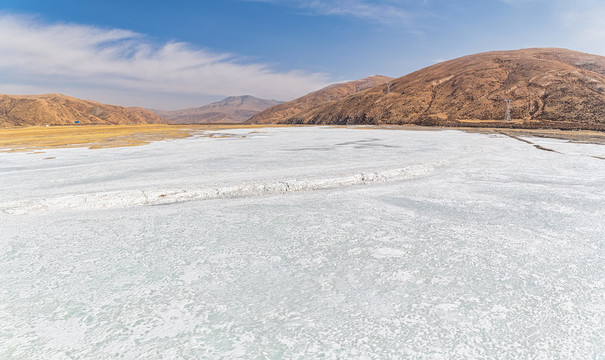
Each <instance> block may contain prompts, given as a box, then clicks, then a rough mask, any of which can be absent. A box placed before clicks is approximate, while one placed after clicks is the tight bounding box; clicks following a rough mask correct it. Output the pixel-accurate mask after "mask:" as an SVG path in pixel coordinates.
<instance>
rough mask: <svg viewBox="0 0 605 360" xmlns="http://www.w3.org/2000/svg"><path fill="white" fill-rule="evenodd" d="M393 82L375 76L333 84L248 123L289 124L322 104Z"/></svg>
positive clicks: (384, 77)
mask: <svg viewBox="0 0 605 360" xmlns="http://www.w3.org/2000/svg"><path fill="white" fill-rule="evenodd" d="M391 80H392V78H390V77H387V76H382V75H374V76H370V77H367V78H364V79H361V80H355V81H349V82H346V83H340V84H333V85H330V86H328V87H325V88H323V89H321V90H318V91H315V92H312V93H310V94H307V95H305V96H303V97H300V98H298V99H295V100H292V101H289V102H286V103H283V104H279V105H276V106H273V107H271V108H269V109H267V110H265V111H263V112H260V113H258V114H257V115H255V116H254V117H253V118H252V119H250V120H249V121H248V122H249V123H253V124H270V123H283V122H289V121H290V119H292V118H293V117H295V116H296V115H298V114H299V113H301V112H304V111H307V110H309V109H312V108H314V107H316V106H319V105H322V104H326V103H331V102H336V101H337V100H340V99H343V98H345V97H347V96H350V95H353V94H355V93H357V91H363V90H366V89H369V88H372V87H374V86H377V85H380V84H385V83H387V82H388V81H391Z"/></svg>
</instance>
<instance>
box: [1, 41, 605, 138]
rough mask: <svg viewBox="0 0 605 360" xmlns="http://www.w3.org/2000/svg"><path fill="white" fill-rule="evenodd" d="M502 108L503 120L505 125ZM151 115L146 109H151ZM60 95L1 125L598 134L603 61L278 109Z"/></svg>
mask: <svg viewBox="0 0 605 360" xmlns="http://www.w3.org/2000/svg"><path fill="white" fill-rule="evenodd" d="M507 103H508V106H509V111H510V117H511V118H512V119H511V120H510V121H505V118H506V114H507ZM152 111H153V112H152ZM152 111H150V110H146V109H142V108H136V107H131V108H126V107H122V106H114V105H106V104H101V103H98V102H95V101H91V100H80V99H76V98H72V97H68V96H64V95H59V94H47V95H37V96H34V95H32V96H13V95H0V126H4V127H7V126H31V125H68V124H74V123H75V122H76V121H77V122H79V123H80V124H129V123H133V124H143V123H177V124H185V123H192V124H193V123H217V122H221V123H243V122H247V123H253V124H277V123H281V124H338V125H347V124H419V125H440V126H481V127H529V128H531V127H540V128H561V129H580V128H581V129H596V130H604V131H605V57H603V56H597V55H591V54H585V53H581V52H577V51H571V50H566V49H555V48H537V49H523V50H514V51H495V52H487V53H481V54H475V55H469V56H465V57H461V58H458V59H454V60H450V61H445V62H442V63H439V64H436V65H433V66H429V67H427V68H424V69H422V70H418V71H416V72H414V73H411V74H408V75H405V76H402V77H400V78H398V79H392V78H389V77H386V76H380V75H375V76H370V77H367V78H364V79H361V80H356V81H350V82H346V83H340V84H334V85H330V86H328V87H326V88H323V89H320V90H318V91H315V92H312V93H310V94H308V95H305V96H303V97H300V98H298V99H295V100H292V101H289V102H286V103H280V102H279V101H275V100H264V99H259V98H255V97H253V96H232V97H228V98H226V99H224V100H221V101H219V102H215V103H212V104H209V105H206V106H202V107H199V108H190V109H184V110H177V111H160V110H152Z"/></svg>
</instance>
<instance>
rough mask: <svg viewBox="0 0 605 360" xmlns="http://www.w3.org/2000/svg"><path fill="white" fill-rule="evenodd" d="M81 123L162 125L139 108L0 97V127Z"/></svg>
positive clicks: (53, 96)
mask: <svg viewBox="0 0 605 360" xmlns="http://www.w3.org/2000/svg"><path fill="white" fill-rule="evenodd" d="M76 121H78V122H79V123H80V124H147V123H164V122H166V120H165V119H163V118H161V117H159V116H157V115H155V114H153V113H152V112H151V111H148V110H145V109H143V108H139V107H131V108H126V107H123V106H116V105H107V104H102V103H98V102H96V101H92V100H81V99H76V98H73V97H69V96H65V95H60V94H46V95H0V127H12V126H36V125H70V124H74V123H75V122H76Z"/></svg>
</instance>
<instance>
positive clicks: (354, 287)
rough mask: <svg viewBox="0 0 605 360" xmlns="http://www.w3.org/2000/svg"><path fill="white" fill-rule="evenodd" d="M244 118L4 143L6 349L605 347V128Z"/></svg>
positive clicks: (0, 218) (468, 352)
mask: <svg viewBox="0 0 605 360" xmlns="http://www.w3.org/2000/svg"><path fill="white" fill-rule="evenodd" d="M229 133H230V134H233V135H235V136H233V137H228V138H216V139H210V138H202V137H197V138H189V139H183V140H175V141H166V142H158V143H153V144H150V145H146V146H141V147H134V148H118V149H101V150H85V149H55V150H47V151H46V152H45V153H43V154H19V153H3V154H0V183H1V187H0V224H1V229H0V230H1V232H0V284H2V286H1V287H0V358H23V359H43V358H44V359H46V358H57V359H61V358H103V359H108V358H138V357H140V358H162V359H165V358H242V359H249V358H272V359H273V358H301V359H308V358H370V359H385V358H418V359H468V358H497V359H509V358H510V359H518V358H522V359H525V358H536V359H600V358H603V357H604V356H605V205H604V204H605V160H602V159H599V158H597V157H605V147H604V146H599V145H587V144H574V143H567V142H563V141H560V140H550V139H529V140H531V141H532V142H534V143H535V144H540V145H541V146H543V147H548V148H552V149H554V150H556V151H558V152H549V151H544V150H540V149H537V148H535V147H534V146H533V145H532V144H528V143H524V142H520V141H518V140H515V139H512V138H509V137H506V136H503V135H480V134H467V133H463V132H457V131H389V130H353V129H330V128H296V129H287V128H284V129H262V130H258V132H252V131H251V130H230V131H229ZM595 156H596V157H595Z"/></svg>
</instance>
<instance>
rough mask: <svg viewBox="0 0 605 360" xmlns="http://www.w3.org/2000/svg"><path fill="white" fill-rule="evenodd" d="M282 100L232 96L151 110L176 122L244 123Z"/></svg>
mask: <svg viewBox="0 0 605 360" xmlns="http://www.w3.org/2000/svg"><path fill="white" fill-rule="evenodd" d="M280 103H281V102H280V101H276V100H266V99H259V98H257V97H254V96H250V95H244V96H230V97H228V98H226V99H223V100H221V101H218V102H215V103H212V104H208V105H205V106H202V107H197V108H190V109H183V110H175V111H162V110H151V111H153V112H154V113H155V114H157V115H159V116H162V117H164V118H166V119H168V120H170V121H171V122H173V123H176V124H201V123H217V122H220V123H243V122H245V121H247V120H248V119H250V118H251V117H252V116H254V115H256V114H257V113H259V112H260V111H263V110H265V109H267V108H270V107H271V106H274V105H277V104H280Z"/></svg>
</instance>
